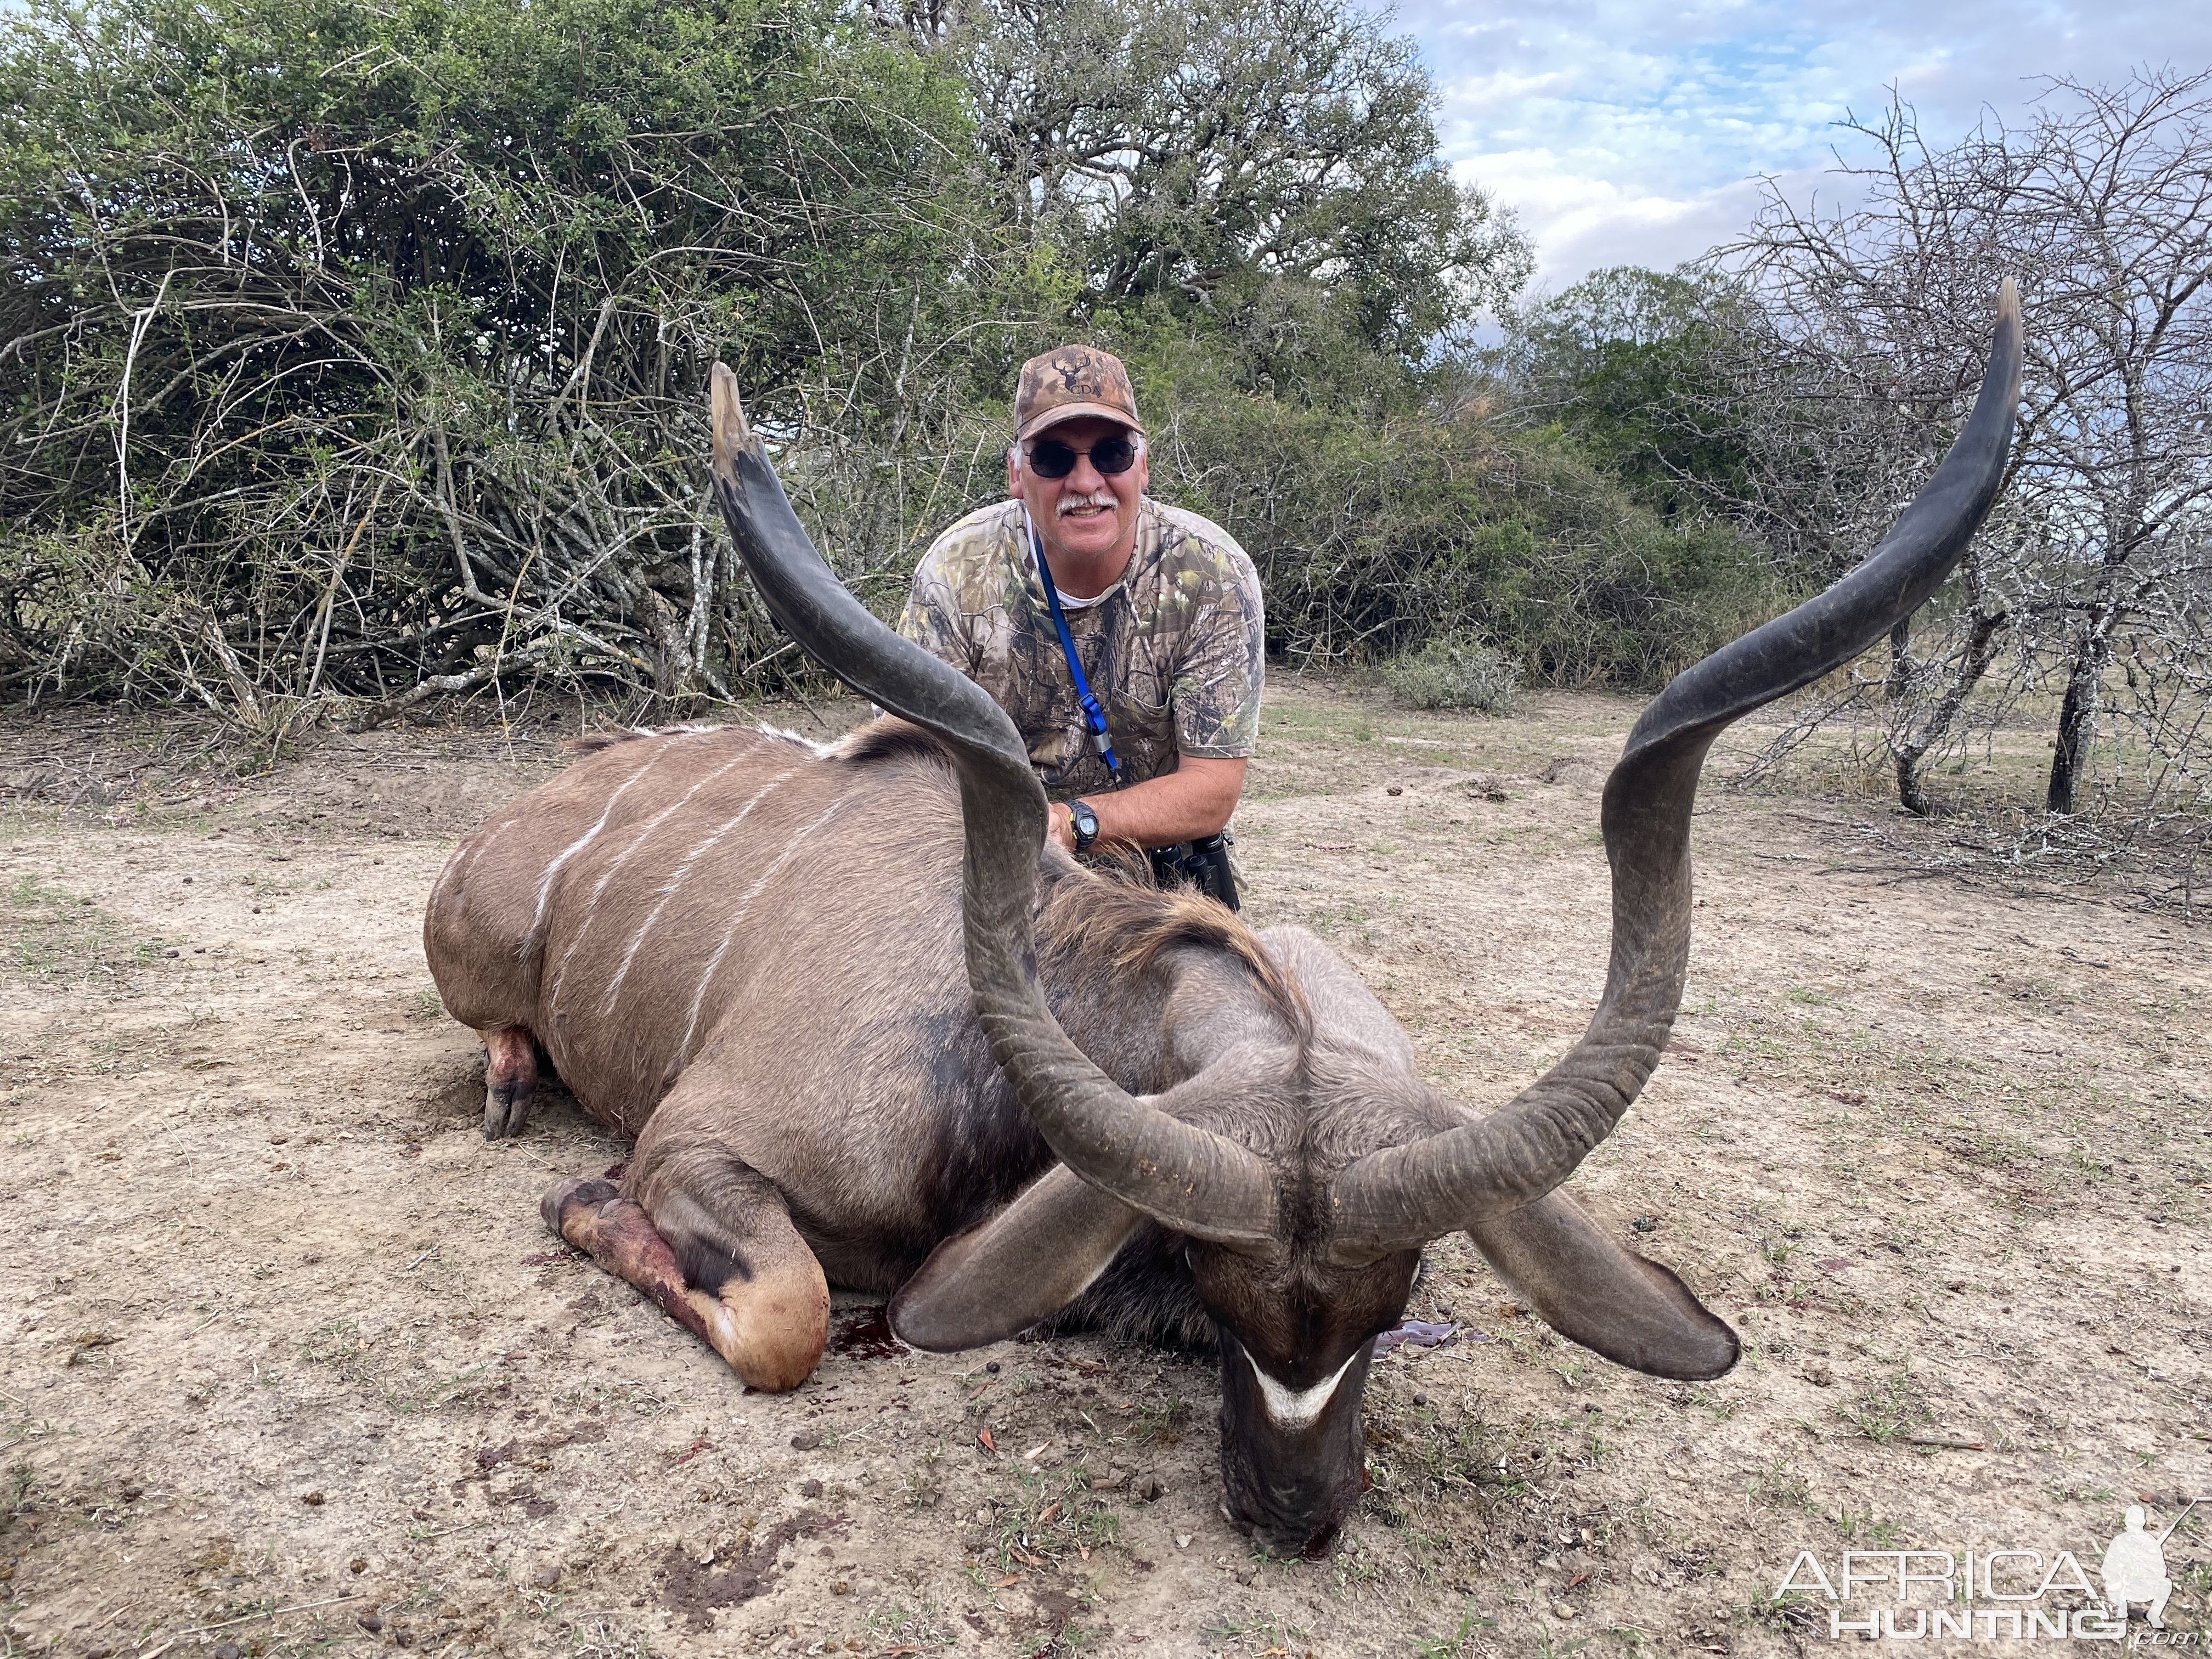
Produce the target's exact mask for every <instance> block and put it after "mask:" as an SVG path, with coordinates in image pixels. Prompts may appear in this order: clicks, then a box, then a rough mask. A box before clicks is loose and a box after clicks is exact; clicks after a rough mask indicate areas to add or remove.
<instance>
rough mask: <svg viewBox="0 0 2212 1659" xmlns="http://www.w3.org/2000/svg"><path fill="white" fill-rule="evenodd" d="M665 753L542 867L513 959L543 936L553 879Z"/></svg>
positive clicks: (625, 784)
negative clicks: (534, 901)
mask: <svg viewBox="0 0 2212 1659" xmlns="http://www.w3.org/2000/svg"><path fill="white" fill-rule="evenodd" d="M667 752H668V750H667V746H666V744H663V745H662V746H661V749H660V750H659V753H656V754H654V755H653V756H651V757H648V758H647V760H646V762H645V763H644V764H643V765H642V766H640V767H639V768H638V769H637V770H636V771H635V772H633V773H631V774H630V775H629V776H628V777H626V778H624V779H623V781H622V783H621V785H620V787H617V789H616V790H615V792H614V793H613V794H611V795H609V796H608V797H607V805H606V810H605V811H603V812H601V813H600V814H599V822H598V823H595V824H593V825H592V827H591V828H590V829H586V830H585V831H584V833H583V834H582V835H580V836H577V837H576V839H575V840H574V841H573V842H569V843H568V846H567V847H566V848H562V851H561V852H560V853H559V854H557V855H556V857H555V858H554V860H553V861H552V862H551V863H550V864H549V865H547V866H545V874H544V878H543V879H542V880H540V881H539V882H538V910H537V914H536V915H532V917H531V918H530V931H529V932H528V933H525V934H524V935H523V936H522V948H521V949H520V951H516V952H515V955H516V956H518V957H528V956H529V954H530V953H531V952H532V951H534V950H536V949H537V948H538V941H539V940H540V939H543V938H544V936H545V907H546V905H547V904H548V903H550V902H551V900H552V897H553V881H554V878H555V877H556V876H558V875H559V874H560V873H561V867H562V866H563V865H565V864H567V863H568V860H570V859H572V858H574V857H575V856H576V854H579V853H580V852H582V851H583V850H584V849H585V848H586V847H589V846H590V845H591V844H592V842H594V841H597V840H598V839H599V831H600V830H602V829H605V828H606V827H607V820H608V819H609V818H611V817H613V816H614V815H615V808H616V806H617V805H619V804H620V802H621V800H622V798H623V796H624V795H626V794H628V793H629V791H630V786H631V785H633V784H635V783H636V782H637V781H639V780H640V779H641V778H643V777H644V776H645V775H646V774H647V772H650V771H651V770H653V768H654V767H655V766H657V765H659V762H660V757H661V755H665V754H666V753H667Z"/></svg>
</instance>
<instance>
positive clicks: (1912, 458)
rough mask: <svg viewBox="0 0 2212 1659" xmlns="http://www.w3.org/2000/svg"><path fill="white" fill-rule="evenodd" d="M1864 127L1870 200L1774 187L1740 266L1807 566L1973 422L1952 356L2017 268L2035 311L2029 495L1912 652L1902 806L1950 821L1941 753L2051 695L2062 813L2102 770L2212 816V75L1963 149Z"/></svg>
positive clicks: (2059, 110) (1905, 702)
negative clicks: (2211, 582)
mask: <svg viewBox="0 0 2212 1659" xmlns="http://www.w3.org/2000/svg"><path fill="white" fill-rule="evenodd" d="M1847 125H1848V126H1849V127H1850V131H1854V132H1856V133H1857V134H1858V135H1860V136H1861V137H1863V138H1865V139H1866V140H1868V141H1869V142H1870V143H1871V144H1872V145H1873V146H1874V148H1875V152H1876V156H1877V159H1876V161H1875V162H1874V163H1872V164H1871V165H1867V166H1848V167H1844V169H1843V171H1844V174H1845V176H1847V177H1848V178H1850V179H1851V180H1853V193H1854V195H1855V196H1856V197H1857V201H1856V204H1855V205H1851V206H1849V207H1845V208H1833V209H1832V208H1826V207H1824V206H1823V205H1822V204H1820V203H1819V202H1817V201H1814V202H1810V203H1807V204H1803V205H1802V206H1801V205H1799V204H1796V203H1793V202H1791V201H1790V200H1789V199H1788V198H1787V197H1784V195H1783V194H1782V193H1781V192H1780V191H1774V192H1773V193H1772V194H1771V196H1770V197H1769V199H1768V201H1767V203H1766V205H1765V209H1764V210H1763V212H1762V213H1761V215H1760V217H1759V222H1757V224H1756V225H1755V226H1754V228H1753V230H1752V231H1751V233H1750V234H1748V235H1747V237H1746V238H1745V239H1744V240H1742V241H1741V242H1739V243H1737V244H1735V245H1734V246H1731V247H1729V248H1726V249H1723V250H1720V251H1719V252H1718V253H1717V255H1716V256H1715V257H1716V258H1717V261H1718V262H1720V263H1722V264H1725V265H1728V266H1729V267H1731V268H1733V269H1734V270H1735V271H1736V272H1737V273H1738V274H1739V275H1740V276H1741V280H1742V281H1743V283H1745V284H1746V285H1747V288H1748V289H1749V290H1750V291H1751V293H1752V294H1753V296H1754V297H1755V298H1756V299H1757V301H1759V306H1758V307H1757V309H1756V311H1755V312H1754V313H1752V314H1753V316H1755V317H1756V318H1757V319H1759V320H1758V324H1757V327H1758V328H1759V330H1760V331H1762V335H1763V337H1760V338H1759V339H1756V340H1755V341H1751V342H1747V343H1746V347H1745V349H1746V354H1747V362H1748V363H1749V364H1752V365H1754V366H1755V376H1756V390H1755V391H1753V392H1749V393H1748V401H1749V402H1750V403H1751V404H1753V405H1755V406H1756V410H1757V414H1756V417H1755V418H1752V419H1749V420H1747V422H1745V424H1746V427H1747V429H1748V430H1751V431H1753V432H1754V433H1756V434H1757V438H1756V441H1754V444H1753V448H1754V450H1755V451H1756V452H1757V453H1758V454H1759V469H1758V477H1759V484H1758V487H1757V489H1756V492H1755V493H1756V494H1757V495H1759V501H1760V506H1761V507H1762V509H1763V510H1764V512H1765V514H1766V516H1767V519H1768V520H1769V521H1770V523H1769V527H1771V526H1789V527H1790V530H1791V532H1792V538H1785V539H1792V548H1791V550H1792V552H1793V554H1794V555H1795V556H1798V557H1800V558H1804V557H1806V556H1807V555H1808V553H1810V554H1811V555H1812V556H1811V558H1810V559H1809V562H1812V563H1814V564H1817V563H1818V562H1819V557H1818V555H1819V550H1820V549H1821V548H1822V547H1837V548H1841V547H1848V546H1850V545H1853V544H1856V542H1857V538H1858V536H1859V535H1860V534H1861V533H1862V532H1863V526H1864V523H1865V522H1866V521H1869V520H1877V519H1880V518H1881V517H1882V516H1883V515H1884V514H1886V513H1888V512H1889V511H1890V510H1891V505H1890V504H1891V503H1892V502H1893V501H1894V500H1895V499H1897V498H1898V496H1899V490H1900V488H1901V483H1900V481H1901V479H1902V478H1903V477H1906V476H1909V475H1910V474H1911V471H1912V470H1913V469H1914V468H1917V467H1919V466H1921V465H1924V452H1925V450H1926V448H1927V447H1928V445H1929V443H1931V442H1933V443H1940V442H1941V441H1942V434H1943V433H1944V432H1945V431H1946V430H1947V429H1948V428H1950V427H1951V426H1953V425H1954V424H1955V422H1956V421H1957V420H1958V419H1959V418H1960V416H1961V414H1962V413H1963V410H1964V408H1965V404H1966V398H1967V396H1968V395H1969V394H1970V392H1971V387H1969V386H1965V385H1963V384H1961V383H1960V380H1959V379H1958V375H1957V370H1956V368H1955V364H1956V362H1958V361H1959V360H1960V348H1961V345H1962V343H1965V342H1967V341H1970V340H1971V339H1972V338H1973V337H1975V335H1976V334H1977V332H1978V331H1980V330H1982V329H1984V327H1986V319H1985V314H1984V313H1985V310H1986V301H1985V299H1984V295H1987V294H1988V292H1989V291H1990V287H1991V285H1992V284H1993V283H1994V282H1995V281H1996V279H1997V278H1999V277H2002V276H2015V278H2016V279H2017V280H2018V281H2019V283H2020V285H2021V292H2022V295H2023V297H2024V299H2025V301H2026V305H2027V341H2028V346H2027V349H2028V363H2027V382H2026V390H2025V393H2024V400H2025V406H2024V408H2023V410H2022V416H2021V428H2020V436H2019V440H2018V445H2017V448H2016V450H2015V458H2014V463H2013V470H2012V474H2011V477H2009V479H2008V484H2007V490H2006V495H2005V498H2004V500H2003V501H2002V502H2001V503H2000V506H1999V508H1998V511H1997V512H1996V513H1994V514H1993V515H1992V517H1991V519H1990V524H1989V526H1987V528H1985V529H1984V532H1983V533H1982V535H1981V536H1980V537H1979V538H1978V539H1977V542H1976V544H1975V546H1974V549H1973V550H1972V553H1971V554H1970V556H1969V557H1968V559H1967V560H1966V563H1965V564H1964V565H1963V566H1962V568H1961V571H1960V575H1959V576H1958V578H1957V579H1956V580H1955V582H1954V587H1953V589H1952V590H1951V591H1950V592H1948V593H1947V595H1946V596H1945V597H1944V599H1942V601H1941V602H1940V603H1939V605H1936V606H1935V607H1932V608H1931V612H1930V613H1929V615H1928V616H1927V617H1923V619H1921V620H1920V621H1919V622H1918V623H1917V624H1916V625H1911V626H1905V625H1901V626H1900V627H1899V629H1897V630H1896V631H1895V632H1894V633H1893V635H1892V636H1891V641H1890V644H1891V659H1890V665H1889V669H1888V671H1887V674H1886V675H1885V676H1884V677H1883V681H1882V688H1881V689H1882V692H1883V694H1884V696H1885V698H1886V702H1887V720H1888V725H1889V733H1888V736H1889V746H1890V752H1891V757H1892V759H1893V763H1894V764H1895V768H1896V772H1897V779H1898V787H1899V798H1900V799H1901V800H1902V801H1903V802H1904V804H1905V805H1906V806H1907V807H1908V808H1910V809H1911V810H1912V811H1917V812H1925V811H1928V810H1929V799H1928V795H1927V791H1926V787H1925V783H1924V780H1923V776H1922V769H1923V764H1924V763H1926V761H1927V759H1928V757H1929V755H1930V754H1931V753H1935V752H1937V751H1938V750H1941V749H1942V747H1943V746H1944V745H1946V744H1949V743H1952V742H1954V741H1955V740H1956V738H1958V736H1959V734H1960V731H1961V730H1962V729H1963V726H1964V724H1965V723H1967V722H1970V721H1971V720H1972V719H1974V718H1975V716H1976V711H1977V710H1979V711H1981V712H1982V713H1983V714H1987V713H1988V712H1989V711H1990V710H1992V709H1996V708H2001V707H2003V706H2005V705H2007V704H2008V703H2009V702H2012V701H2014V700H2016V699H2017V698H2019V697H2020V696H2023V695H2025V694H2028V693H2042V694H2045V695H2047V696H2055V697H2056V698H2057V703H2058V708H2057V715H2056V729H2055V732H2054V743H2053V753H2052V758H2051V771H2050V776H2049V781H2048V786H2047V788H2046V792H2045V807H2046V810H2047V811H2048V812H2050V813H2051V814H2055V815H2072V814H2074V813H2075V812H2078V811H2084V810H2086V808H2087V805H2088V804H2089V801H2088V797H2087V790H2088V786H2089V784H2090V782H2091V781H2092V780H2093V778H2094V777H2096V776H2097V775H2098V774H2099V772H2100V768H2101V770H2102V775H2103V778H2104V781H2105V783H2106V785H2107V786H2108V787H2110V788H2111V789H2113V790H2118V789H2121V788H2125V789H2126V790H2127V791H2128V792H2129V793H2130V795H2131V796H2132V797H2133V798H2134V799H2136V802H2137V804H2138V805H2141V806H2142V808H2143V809H2144V810H2145V811H2149V812H2153V813H2155V812H2157V811H2163V810H2170V809H2172V808H2175V807H2188V806H2193V805H2203V803H2204V801H2205V799H2206V763H2207V757H2206V751H2205V749H2204V746H2203V741H2202V738H2203V735H2204V732H2203V724H2204V708H2205V702H2204V699H2205V694H2206V688H2207V668H2208V641H2207V637H2206V629H2205V605H2206V591H2207V584H2206V569H2207V560H2208V547H2212V537H2209V536H2208V533H2207V532H2208V521H2212V425H2208V422H2207V419H2206V410H2207V409H2208V408H2212V291H2208V289H2207V286H2206V279H2207V277H2208V276H2212V71H2208V72H2206V73H2204V74H2199V75H2193V76H2180V75H2176V74H2172V73H2170V72H2166V71H2156V72H2149V73H2145V74H2142V75H2139V76H2136V77H2134V78H2133V79H2131V80H2130V81H2128V82H2125V83H2124V84H2122V85H2120V86H2118V87H2117V88H2107V87H2103V86H2092V85H2087V84H2084V83H2081V82H2072V81H2063V80H2059V81H2053V82H2050V83H2049V85H2048V86H2047V87H2046V88H2045V92H2044V94H2043V95H2042V97H2041V99H2040V100H2039V106H2038V108H2037V110H2036V112H2035V114H2034V116H2033V119H2032V120H2030V121H2029V122H2028V123H2027V125H2025V126H2023V127H2022V128H2021V129H2019V130H2017V131H2015V130H2012V129H2008V128H2006V127H2004V126H2002V125H2001V124H1999V123H1997V122H1996V120H1995V119H1994V118H1991V119H1990V120H1988V121H1986V122H1985V123H1984V125H1983V126H1981V127H1980V128H1978V129H1977V130H1976V131H1974V132H1972V133H1971V134H1970V135H1968V136H1967V137H1966V138H1965V139H1964V140H1963V141H1961V142H1960V143H1957V144H1954V145H1952V146H1950V147H1948V148H1937V147H1936V146H1934V145H1931V144H1930V143H1929V141H1928V140H1927V138H1926V137H1925V136H1924V135H1923V133H1922V132H1921V131H1920V129H1919V127H1918V125H1917V122H1916V119H1915V118H1914V115H1913V112H1912V111H1911V108H1910V107H1909V106H1906V105H1905V104H1903V103H1902V102H1896V103H1893V105H1892V106H1891V107H1890V108H1889V109H1888V111H1887V112H1886V113H1885V114H1884V115H1883V116H1882V118H1880V119H1878V120H1875V121H1869V122H1860V121H1853V122H1850V123H1848V124H1847ZM1743 383H1747V382H1740V384H1743ZM2100 735H2101V736H2102V737H2103V738H2106V742H2104V743H2103V744H2101V745H2100Z"/></svg>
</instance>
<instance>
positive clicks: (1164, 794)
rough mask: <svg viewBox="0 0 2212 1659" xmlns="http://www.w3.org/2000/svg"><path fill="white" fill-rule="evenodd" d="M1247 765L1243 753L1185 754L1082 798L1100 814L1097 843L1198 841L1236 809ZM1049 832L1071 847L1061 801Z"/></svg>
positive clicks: (1141, 844)
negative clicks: (1170, 766)
mask: <svg viewBox="0 0 2212 1659" xmlns="http://www.w3.org/2000/svg"><path fill="white" fill-rule="evenodd" d="M1246 764H1247V763H1246V762H1245V761H1243V759H1241V758H1239V759H1234V760H1203V759H1200V757H1197V756H1195V755H1185V756H1184V757H1182V759H1181V760H1180V761H1178V762H1177V763H1176V769H1175V770H1174V771H1172V772H1164V773H1162V774H1161V775H1159V776H1158V777H1156V778H1149V779H1147V780H1146V781H1144V782H1143V783H1137V784H1132V785H1130V786H1129V787H1127V789H1109V790H1102V791H1101V792H1100V793H1097V794H1095V795H1085V796H1084V797H1083V798H1082V799H1083V801H1084V803H1085V805H1088V806H1089V807H1090V808H1091V811H1094V812H1096V813H1097V814H1098V839H1099V840H1100V841H1101V842H1109V841H1118V842H1128V843H1129V844H1130V845H1132V846H1134V847H1147V848H1149V847H1165V846H1168V845H1170V843H1172V842H1178V841H1197V840H1199V839H1200V838H1202V837H1204V836H1210V835H1212V834H1213V833H1214V832H1215V831H1216V830H1218V829H1221V828H1222V827H1223V826H1224V825H1225V824H1226V823H1228V822H1229V819H1230V815H1231V814H1232V813H1233V812H1235V811H1236V810H1237V796H1238V795H1239V794H1240V793H1243V788H1244V768H1245V766H1246ZM1047 833H1048V834H1049V835H1050V836H1051V837H1052V839H1053V840H1054V841H1056V842H1059V843H1060V845H1061V846H1062V847H1064V848H1066V849H1067V850H1068V851H1069V852H1071V853H1073V851H1074V850H1075V825H1074V823H1073V822H1072V821H1071V820H1070V818H1069V817H1068V813H1067V808H1066V805H1063V804H1062V803H1060V802H1059V801H1054V803H1053V806H1052V818H1051V822H1050V823H1049V825H1048V829H1047Z"/></svg>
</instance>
